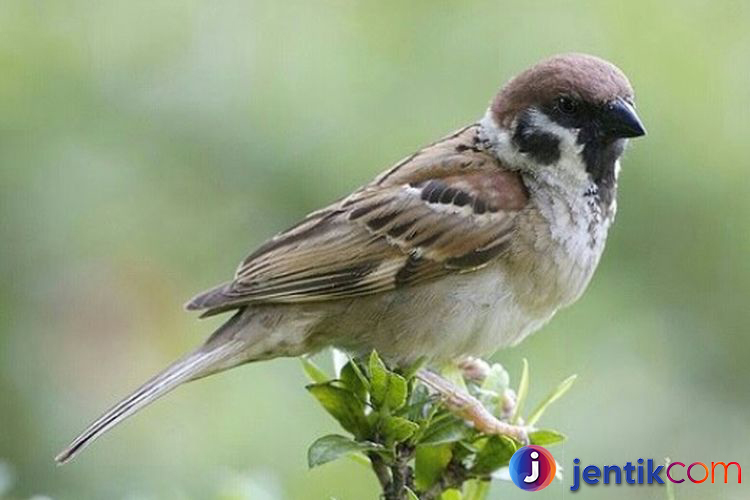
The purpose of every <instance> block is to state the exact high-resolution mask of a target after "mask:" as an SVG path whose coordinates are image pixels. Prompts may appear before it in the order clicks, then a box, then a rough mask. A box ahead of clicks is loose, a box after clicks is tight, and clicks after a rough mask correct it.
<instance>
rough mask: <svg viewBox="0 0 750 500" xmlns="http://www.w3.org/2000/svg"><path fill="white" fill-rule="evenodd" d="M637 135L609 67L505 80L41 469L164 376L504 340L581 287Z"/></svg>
mask: <svg viewBox="0 0 750 500" xmlns="http://www.w3.org/2000/svg"><path fill="white" fill-rule="evenodd" d="M645 133H646V130H645V128H644V125H643V123H642V122H641V120H640V118H639V117H638V114H637V113H636V109H635V101H634V92H633V88H632V86H631V84H630V82H629V80H628V78H627V77H626V76H625V74H624V73H623V72H622V70H620V69H619V68H618V67H616V66H615V65H614V64H612V63H611V62H608V61H606V60H604V59H601V58H599V57H596V56H592V55H587V54H580V53H567V54H560V55H555V56H552V57H549V58H547V59H544V60H542V61H541V62H539V63H537V64H535V65H533V66H531V67H530V68H528V69H526V70H524V71H522V72H520V73H519V74H517V75H516V76H515V77H513V78H511V79H510V80H509V81H508V82H507V83H506V84H505V85H503V86H502V87H501V88H500V90H499V91H498V93H497V94H496V96H495V97H494V98H493V99H492V100H491V102H490V104H489V106H488V108H487V109H486V112H485V113H484V114H483V115H482V116H481V117H480V118H479V119H478V120H477V121H475V122H474V123H471V124H469V125H467V126H465V127H463V128H460V129H459V130H457V131H455V132H453V133H451V134H449V135H447V136H445V137H443V138H442V139H440V140H438V141H436V142H434V143H432V144H430V145H428V146H426V147H424V148H421V149H419V150H417V151H416V152H414V153H413V154H411V155H409V156H407V157H406V158H404V159H402V160H401V161H399V162H397V163H396V164H395V165H393V166H392V167H390V168H389V169H387V170H386V171H384V172H383V173H381V174H380V175H378V176H376V177H375V178H374V179H373V180H372V181H371V182H369V183H367V184H364V185H363V186H362V187H360V188H358V189H356V190H354V191H353V192H352V193H351V194H349V195H348V196H346V197H344V198H341V199H340V200H338V201H336V202H334V203H332V204H330V205H328V206H326V207H325V208H322V209H320V210H317V211H315V212H312V213H310V214H309V215H307V216H306V217H304V218H303V219H302V220H301V221H300V222H299V223H298V224H296V225H294V226H292V227H291V228H289V229H287V230H285V231H283V232H280V233H278V234H277V235H276V236H274V237H272V238H271V239H269V240H268V241H266V242H265V243H263V244H262V245H261V246H260V247H258V248H257V249H256V250H255V251H254V252H252V253H251V254H250V255H249V256H248V257H247V258H245V259H244V260H243V261H242V262H241V263H240V265H239V267H238V268H237V270H236V272H235V274H234V277H233V279H231V280H230V281H228V282H225V283H223V284H221V285H219V286H216V287H214V288H212V289H210V290H208V291H206V292H204V293H201V294H199V295H197V296H196V297H195V298H193V299H192V300H190V301H189V302H188V303H187V304H186V308H187V309H188V310H191V311H202V315H201V317H207V316H214V315H217V314H225V313H232V315H231V317H229V319H228V320H227V321H226V322H225V323H224V324H223V325H221V326H220V327H219V328H218V329H217V330H216V331H214V332H213V333H212V334H211V335H210V336H209V337H208V339H207V340H206V341H205V343H203V344H202V345H201V346H200V347H198V348H197V349H196V350H194V351H193V352H190V353H189V354H187V355H185V356H183V357H182V358H180V359H178V360H177V361H176V362H174V363H173V364H171V365H170V366H168V367H167V368H166V369H164V370H163V371H162V372H161V373H159V374H158V375H156V376H155V377H153V378H152V379H150V380H149V381H147V382H146V383H145V384H143V385H142V386H141V387H140V388H138V389H137V390H135V391H134V392H133V393H132V394H130V395H129V396H127V397H126V398H125V399H123V400H121V401H120V402H119V403H117V404H116V405H115V406H113V407H112V408H111V409H110V410H108V411H107V412H106V413H104V415H102V416H101V417H100V418H99V419H97V420H96V421H94V422H93V423H92V424H91V425H90V426H89V427H88V428H86V429H85V430H84V431H83V432H82V433H81V434H80V435H79V436H78V437H77V438H75V440H73V441H72V443H71V444H70V445H69V446H68V447H67V448H66V449H65V450H64V451H62V452H61V453H60V454H59V455H58V456H57V457H56V461H57V462H58V463H65V462H68V461H69V460H71V459H72V458H73V457H74V456H76V455H77V454H78V453H79V452H80V451H81V450H82V449H83V448H85V447H86V446H87V445H89V444H90V443H91V442H92V441H93V440H95V439H96V438H98V437H99V436H101V435H102V434H103V433H105V432H106V431H108V430H110V429H111V428H112V427H114V426H115V425H117V424H118V423H120V422H122V421H123V420H124V419H126V418H127V417H129V416H131V415H133V414H134V413H136V412H137V411H139V410H141V409H142V408H143V407H145V406H146V405H148V404H149V403H152V402H153V401H155V400H156V399H157V398H159V397H161V396H163V395H164V394H166V393H168V392H169V391H171V390H173V389H174V388H176V387H177V386H179V385H181V384H183V383H186V382H188V381H192V380H197V379H200V378H203V377H206V376H208V375H211V374H214V373H217V372H221V371H224V370H227V369H229V368H233V367H236V366H238V365H242V364H245V363H250V362H256V361H262V360H269V359H273V358H278V357H295V356H303V355H306V354H309V353H314V352H316V351H319V350H321V349H323V348H327V347H334V348H338V349H341V350H343V351H345V352H347V353H350V355H352V356H364V355H366V354H368V353H369V352H371V351H373V350H375V351H377V352H378V353H379V355H380V356H381V357H382V358H383V359H384V360H386V361H387V362H388V363H389V364H391V365H392V366H406V365H408V364H409V363H413V362H415V361H417V360H425V362H426V363H427V364H428V365H430V366H436V365H437V364H440V363H451V362H455V363H458V362H460V361H461V360H462V359H469V358H471V357H474V356H478V357H481V356H487V355H491V354H492V353H494V352H495V351H497V350H499V349H502V348H506V347H509V346H513V345H516V344H517V343H519V342H520V341H521V340H523V339H524V338H526V337H527V336H528V335H530V334H531V333H533V332H535V331H537V330H539V329H540V328H541V327H542V326H543V325H544V324H545V323H547V322H548V321H549V320H550V318H552V316H553V315H554V314H555V313H556V312H557V311H558V310H560V309H562V308H564V307H566V306H569V305H571V304H572V303H574V302H575V301H576V300H577V299H578V298H579V297H580V296H581V295H582V293H583V292H584V290H585V289H586V287H587V285H588V283H589V281H590V280H591V277H592V275H593V273H594V271H595V269H596V267H597V265H598V263H599V261H600V258H601V256H602V252H603V250H604V246H605V243H606V239H607V234H608V231H609V228H610V226H611V224H612V222H613V220H614V217H615V212H616V210H617V201H616V198H617V181H618V175H619V172H620V158H621V157H622V155H623V153H624V151H625V148H626V145H627V143H628V141H629V140H630V139H632V138H636V137H640V136H643V135H645ZM433 386H439V384H433Z"/></svg>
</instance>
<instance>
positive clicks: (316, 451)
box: [307, 434, 382, 469]
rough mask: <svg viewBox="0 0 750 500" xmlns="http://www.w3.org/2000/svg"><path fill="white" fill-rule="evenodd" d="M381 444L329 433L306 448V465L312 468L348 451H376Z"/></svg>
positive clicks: (380, 447)
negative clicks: (358, 440)
mask: <svg viewBox="0 0 750 500" xmlns="http://www.w3.org/2000/svg"><path fill="white" fill-rule="evenodd" d="M380 449H382V446H380V445H377V444H375V443H367V442H357V441H353V440H351V439H349V438H348V437H344V436H339V435H338V434H329V435H328V436H323V437H322V438H320V439H317V440H316V441H315V442H314V443H313V444H312V445H310V448H309V449H308V450H307V465H308V466H309V467H310V468H311V469H312V468H313V467H317V466H318V465H323V464H325V463H328V462H330V461H332V460H336V459H337V458H339V457H341V456H343V455H347V454H349V453H357V452H367V451H376V450H380Z"/></svg>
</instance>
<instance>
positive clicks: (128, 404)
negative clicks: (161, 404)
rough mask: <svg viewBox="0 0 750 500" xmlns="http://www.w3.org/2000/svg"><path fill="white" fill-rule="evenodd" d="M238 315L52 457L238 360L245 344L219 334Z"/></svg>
mask: <svg viewBox="0 0 750 500" xmlns="http://www.w3.org/2000/svg"><path fill="white" fill-rule="evenodd" d="M239 316H240V313H238V314H237V315H236V316H235V317H234V318H232V319H230V320H229V321H228V322H227V323H225V324H224V325H222V326H221V327H220V328H219V330H218V331H217V332H216V333H214V335H213V336H212V337H211V338H210V339H209V341H208V342H207V343H206V344H204V345H203V346H202V347H200V348H199V349H197V350H196V351H193V352H192V353H190V354H188V355H186V356H184V357H182V358H181V359H179V360H177V361H175V362H174V363H172V364H171V365H170V366H168V367H167V368H166V369H165V370H164V371H162V372H161V373H159V374H158V375H156V376H155V377H153V378H152V379H151V380H149V381H148V382H146V383H145V384H143V385H142V386H141V387H139V388H138V389H136V390H135V391H134V392H133V393H132V394H130V395H129V396H128V397H126V398H125V399H123V400H122V401H120V402H119V403H117V404H116V405H115V406H113V407H112V408H110V409H109V410H108V411H107V412H106V413H105V414H104V415H102V416H101V417H99V418H98V419H97V420H96V421H94V422H93V423H92V424H91V425H89V426H88V428H86V430H84V431H83V432H82V433H81V434H80V435H79V436H78V437H77V438H75V439H74V440H73V442H71V443H70V445H68V447H67V448H65V449H64V450H63V451H62V452H60V454H59V455H57V456H56V457H55V461H56V462H57V463H58V464H61V465H62V464H64V463H67V462H69V461H70V460H72V459H73V457H75V456H76V455H78V453H80V452H81V450H83V449H84V448H85V447H86V446H88V445H89V444H91V443H92V442H93V441H94V440H95V439H97V438H98V437H99V436H101V435H102V434H104V433H105V432H107V431H108V430H110V429H111V428H112V427H114V426H116V425H117V424H119V423H120V422H122V421H123V420H125V419H126V418H128V417H129V416H131V415H133V414H134V413H136V412H137V411H139V410H141V409H142V408H144V407H145V406H147V405H149V404H150V403H153V402H154V401H156V400H157V399H159V398H160V397H161V396H163V395H165V394H167V393H168V392H170V391H171V390H172V389H174V388H176V387H177V386H179V385H181V384H183V383H185V382H188V381H190V380H195V379H198V378H202V377H205V376H207V375H210V374H212V373H215V372H218V371H222V370H224V369H226V368H230V367H231V366H235V365H237V364H239V363H240V362H242V361H241V355H242V354H243V351H244V350H245V349H246V347H247V344H246V343H245V342H244V341H242V340H233V339H232V338H231V337H232V336H231V335H230V336H228V337H229V339H228V340H226V341H221V340H220V338H221V337H224V336H223V335H219V334H221V333H224V332H225V331H226V330H227V329H229V328H231V329H234V328H233V326H234V325H235V324H236V323H237V321H238V320H239V319H240V318H239Z"/></svg>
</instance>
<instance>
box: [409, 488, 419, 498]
mask: <svg viewBox="0 0 750 500" xmlns="http://www.w3.org/2000/svg"><path fill="white" fill-rule="evenodd" d="M406 500H419V497H418V496H417V494H416V493H414V492H413V491H411V490H410V489H409V488H406Z"/></svg>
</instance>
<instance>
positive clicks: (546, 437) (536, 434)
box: [529, 429, 568, 446]
mask: <svg viewBox="0 0 750 500" xmlns="http://www.w3.org/2000/svg"><path fill="white" fill-rule="evenodd" d="M566 439H568V437H567V436H566V435H565V434H562V433H560V432H557V431H553V430H550V429H539V430H537V431H533V432H529V441H531V444H538V445H539V446H552V445H555V444H560V443H562V442H564V441H565V440H566Z"/></svg>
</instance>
